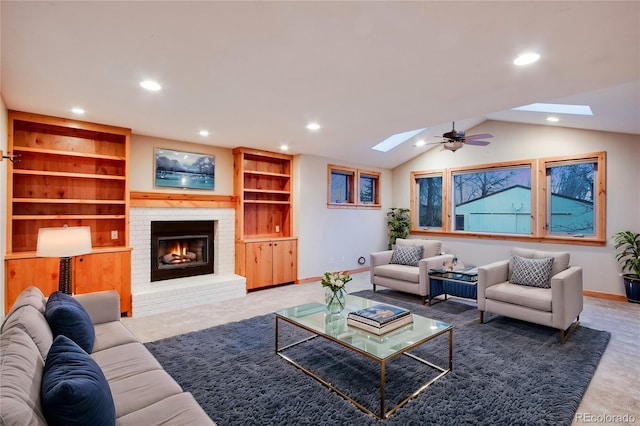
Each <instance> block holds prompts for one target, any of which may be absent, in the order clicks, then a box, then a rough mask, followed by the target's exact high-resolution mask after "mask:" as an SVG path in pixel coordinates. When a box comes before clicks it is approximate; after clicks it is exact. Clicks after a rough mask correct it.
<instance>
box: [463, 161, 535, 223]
mask: <svg viewBox="0 0 640 426" xmlns="http://www.w3.org/2000/svg"><path fill="white" fill-rule="evenodd" d="M453 205H454V215H453V217H454V218H455V221H454V223H453V226H454V230H456V231H462V230H464V231H470V232H491V233H498V234H530V233H531V168H530V167H529V166H527V167H518V168H494V169H487V170H486V171H484V170H479V171H474V172H465V173H457V174H455V175H454V176H453Z"/></svg>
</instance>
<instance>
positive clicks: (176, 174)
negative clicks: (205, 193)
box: [154, 148, 216, 191]
mask: <svg viewBox="0 0 640 426" xmlns="http://www.w3.org/2000/svg"><path fill="white" fill-rule="evenodd" d="M154 151H155V152H154V153H155V160H154V185H155V186H156V187H169V188H182V189H204V190H210V191H213V190H214V188H215V169H216V167H215V165H216V163H215V156H213V155H208V154H200V153H195V152H186V151H176V150H173V149H166V148H155V150H154Z"/></svg>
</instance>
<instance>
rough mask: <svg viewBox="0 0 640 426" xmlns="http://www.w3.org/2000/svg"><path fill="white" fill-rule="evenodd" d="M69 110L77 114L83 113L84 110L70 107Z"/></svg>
mask: <svg viewBox="0 0 640 426" xmlns="http://www.w3.org/2000/svg"><path fill="white" fill-rule="evenodd" d="M71 112H72V113H74V114H77V115H83V114H84V110H83V109H82V108H78V107H75V108H71Z"/></svg>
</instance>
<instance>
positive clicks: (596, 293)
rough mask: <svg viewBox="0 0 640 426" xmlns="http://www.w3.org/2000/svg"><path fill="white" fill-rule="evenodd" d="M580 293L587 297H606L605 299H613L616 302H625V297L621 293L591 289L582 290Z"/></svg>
mask: <svg viewBox="0 0 640 426" xmlns="http://www.w3.org/2000/svg"><path fill="white" fill-rule="evenodd" d="M582 294H584V295H585V296H588V297H596V298H598V299H607V300H615V301H617V302H626V301H627V298H626V297H625V296H623V295H621V294H612V293H603V292H600V291H591V290H584V291H583V292H582Z"/></svg>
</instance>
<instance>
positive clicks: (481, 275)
mask: <svg viewBox="0 0 640 426" xmlns="http://www.w3.org/2000/svg"><path fill="white" fill-rule="evenodd" d="M508 279H509V261H508V260H500V261H498V262H493V263H490V264H488V265H483V266H479V267H478V309H479V310H481V311H484V310H485V301H486V299H485V295H484V293H485V291H486V290H487V288H489V287H491V286H492V285H494V284H499V283H503V282H505V281H507V280H508Z"/></svg>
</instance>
